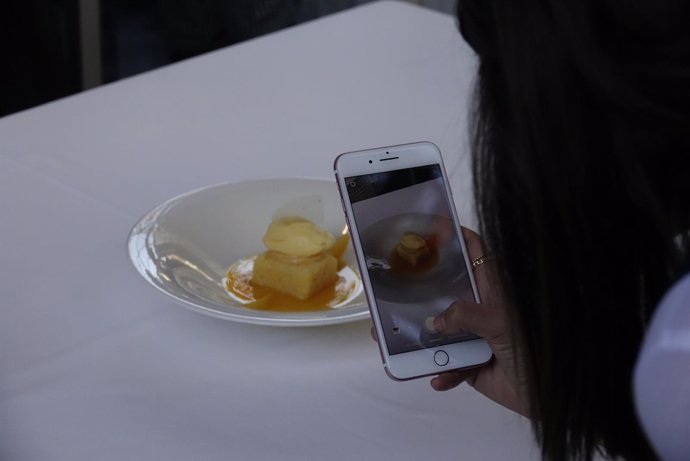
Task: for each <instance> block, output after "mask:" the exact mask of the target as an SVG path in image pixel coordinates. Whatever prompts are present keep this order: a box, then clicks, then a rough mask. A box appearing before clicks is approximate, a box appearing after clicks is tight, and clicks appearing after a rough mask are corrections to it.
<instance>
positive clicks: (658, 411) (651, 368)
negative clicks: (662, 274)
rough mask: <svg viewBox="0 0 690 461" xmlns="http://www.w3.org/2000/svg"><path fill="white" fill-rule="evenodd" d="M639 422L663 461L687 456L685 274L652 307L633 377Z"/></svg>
mask: <svg viewBox="0 0 690 461" xmlns="http://www.w3.org/2000/svg"><path fill="white" fill-rule="evenodd" d="M633 384H634V393H635V403H636V405H637V412H638V415H639V418H640V422H641V424H642V426H643V427H644V430H645V432H646V433H647V436H648V437H649V440H650V442H651V443H652V446H653V447H654V448H655V450H656V451H657V453H658V454H659V456H660V457H661V458H662V459H670V460H673V459H687V456H688V453H690V423H689V421H690V274H687V275H685V276H684V277H683V278H682V279H680V280H679V281H678V282H676V283H675V284H674V285H673V286H672V287H671V289H670V290H669V291H668V292H667V293H666V295H665V296H664V298H663V299H662V300H661V302H660V303H659V305H658V306H657V309H656V312H655V313H654V317H653V318H652V322H651V324H650V327H649V330H648V331H647V334H646V336H645V340H644V343H643V344H642V348H641V349H640V354H639V356H638V359H637V365H636V367H635V376H634V383H633Z"/></svg>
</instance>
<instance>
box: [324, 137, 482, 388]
mask: <svg viewBox="0 0 690 461" xmlns="http://www.w3.org/2000/svg"><path fill="white" fill-rule="evenodd" d="M335 176H336V180H337V182H338V189H339V191H340V196H341V198H342V203H343V209H344V211H345V217H346V220H347V223H348V227H349V231H350V236H351V238H352V244H353V247H354V250H355V254H356V257H357V262H358V264H359V269H360V273H361V275H362V282H363V285H364V288H365V293H366V297H367V301H368V303H369V309H370V310H371V316H372V319H373V322H374V326H375V328H376V333H377V337H378V342H379V349H380V351H381V357H382V359H383V364H384V367H385V369H386V372H387V373H388V375H389V376H390V377H391V378H393V379H395V380H406V379H412V378H418V377H421V376H428V375H433V374H438V373H441V372H445V371H449V370H455V369H461V368H469V367H474V366H478V365H481V364H483V363H486V362H487V361H489V359H490V358H491V354H492V353H491V349H490V348H489V346H488V344H487V343H486V341H485V340H484V339H482V338H480V337H478V336H475V335H473V334H470V333H460V334H450V335H444V334H440V333H438V332H436V331H435V329H434V326H433V319H434V317H435V316H436V315H438V314H440V313H441V312H443V311H444V310H445V309H446V308H448V306H450V304H451V303H452V302H453V301H455V300H458V299H461V300H471V301H474V302H479V294H478V292H477V286H476V284H475V281H474V276H473V275H472V270H471V267H470V261H469V258H468V255H467V250H466V248H465V241H464V239H463V238H462V233H461V228H460V222H459V220H458V216H457V212H456V210H455V205H454V204H453V199H452V195H451V190H450V187H449V184H448V179H447V177H446V173H445V169H444V167H443V161H442V159H441V152H440V151H439V149H438V148H437V147H436V145H434V144H432V143H430V142H419V143H413V144H403V145H397V146H389V147H381V148H376V149H369V150H364V151H358V152H349V153H345V154H342V155H340V156H338V157H337V158H336V160H335Z"/></svg>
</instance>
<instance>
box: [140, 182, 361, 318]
mask: <svg viewBox="0 0 690 461" xmlns="http://www.w3.org/2000/svg"><path fill="white" fill-rule="evenodd" d="M277 215H300V216H303V217H305V218H308V219H310V220H312V221H313V222H314V223H316V224H318V225H320V226H321V227H323V228H325V229H327V230H329V231H331V232H332V233H333V234H334V235H340V233H341V232H342V230H343V228H344V226H345V221H344V217H343V213H342V207H341V205H340V198H339V196H338V192H337V188H336V185H335V182H334V181H326V180H320V179H300V178H285V179H266V180H255V181H244V182H237V183H228V184H221V185H216V186H211V187H206V188H203V189H199V190H195V191H192V192H189V193H186V194H183V195H180V196H178V197H175V198H173V199H171V200H169V201H167V202H165V203H163V204H161V205H159V206H157V207H156V208H154V209H153V210H151V211H150V212H148V213H147V214H146V215H144V216H143V217H142V218H141V220H139V222H138V223H137V224H136V225H135V226H134V228H133V229H132V231H131V233H130V235H129V240H128V250H129V257H130V259H131V261H132V263H133V264H134V267H135V268H136V269H137V271H138V272H139V274H140V275H141V276H142V277H144V279H145V280H146V281H147V282H149V283H150V284H151V285H153V286H154V287H156V288H157V289H159V290H160V291H162V292H163V293H165V294H166V295H168V296H170V297H171V298H172V299H173V300H175V301H176V302H177V303H178V304H181V305H182V306H184V307H187V308H189V309H192V310H193V311H195V312H199V313H202V314H207V315H211V316H214V317H218V318H221V319H225V320H232V321H236V322H244V323H254V324H262V325H279V326H316V325H328V324H334V323H344V322H351V321H355V320H360V319H365V318H367V317H368V316H369V311H368V307H367V304H366V302H365V299H364V296H363V294H362V290H361V287H360V288H359V289H358V290H357V291H356V293H354V294H353V296H352V297H351V299H350V300H349V301H348V302H347V303H345V304H344V305H341V306H340V307H337V308H328V309H325V310H320V311H311V312H276V311H266V310H257V309H251V308H248V307H244V306H242V304H240V303H238V302H237V301H234V300H233V299H232V298H231V297H230V296H229V295H228V293H227V291H226V288H225V282H224V279H225V277H226V273H227V269H228V267H229V266H230V265H231V264H232V263H234V262H235V261H237V260H238V259H240V258H245V257H248V256H251V255H255V254H258V253H260V252H262V251H264V250H265V248H264V247H263V244H262V242H261V237H262V236H263V234H264V232H265V231H266V228H267V227H268V224H269V223H270V222H271V220H272V219H273V218H274V217H275V216H277ZM345 261H346V263H347V264H348V265H349V266H350V267H351V268H352V269H353V270H354V271H355V272H357V264H356V261H355V259H354V253H353V251H352V248H349V247H348V249H347V250H346V252H345ZM357 274H359V273H358V272H357Z"/></svg>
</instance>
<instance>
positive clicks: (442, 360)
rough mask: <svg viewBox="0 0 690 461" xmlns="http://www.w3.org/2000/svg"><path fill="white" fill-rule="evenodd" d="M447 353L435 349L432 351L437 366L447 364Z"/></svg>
mask: <svg viewBox="0 0 690 461" xmlns="http://www.w3.org/2000/svg"><path fill="white" fill-rule="evenodd" d="M448 360H449V359H448V353H447V352H446V351H442V350H441V351H436V352H434V362H436V365H438V366H439V367H445V366H446V365H448Z"/></svg>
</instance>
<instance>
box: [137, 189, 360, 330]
mask: <svg viewBox="0 0 690 461" xmlns="http://www.w3.org/2000/svg"><path fill="white" fill-rule="evenodd" d="M275 181H313V182H320V183H332V184H333V187H334V188H335V187H336V184H337V183H336V181H335V179H326V178H323V177H313V176H291V177H288V176H276V177H264V178H255V179H242V180H236V181H224V182H219V183H214V184H209V185H206V186H201V187H198V188H195V189H192V190H189V191H186V192H183V193H181V194H178V195H176V196H174V197H171V198H169V199H167V200H165V201H163V202H161V203H160V204H158V205H156V206H154V207H153V208H151V209H149V210H148V211H147V212H145V213H144V214H143V215H141V216H140V217H139V219H137V220H136V221H135V223H134V225H133V226H132V227H131V228H130V230H129V233H128V234H127V240H126V251H127V256H128V259H129V262H130V264H131V265H132V266H133V267H134V270H135V271H136V273H137V274H139V276H140V277H141V278H142V279H144V280H145V281H146V282H147V283H148V285H150V286H152V287H154V288H155V289H156V290H157V291H158V292H159V293H162V294H164V295H165V296H166V297H167V298H168V299H172V300H173V301H175V303H176V304H178V305H179V306H181V307H184V308H186V309H188V310H190V311H192V312H195V313H198V314H202V315H206V316H209V317H214V318H218V319H221V320H226V321H232V322H237V323H244V324H252V325H264V326H277V327H278V326H279V327H315V326H327V325H335V324H340V323H350V322H356V321H360V320H365V319H368V318H370V312H369V306H368V303H367V302H366V299H365V300H364V301H362V302H361V303H357V304H354V305H352V306H348V307H343V308H338V309H343V310H345V309H348V310H350V309H351V310H353V311H355V312H348V313H346V314H345V315H340V316H333V317H310V316H309V315H308V314H304V313H298V315H295V316H287V317H277V318H270V317H255V316H251V315H248V316H246V315H241V314H237V313H234V312H221V311H218V310H214V309H212V308H209V307H207V306H203V305H200V304H196V303H194V302H191V301H189V300H187V299H184V298H181V297H179V296H177V295H175V294H174V293H171V292H169V291H167V290H165V289H164V288H163V287H161V286H159V285H157V284H156V283H154V282H153V280H151V278H150V277H149V276H148V275H147V274H146V273H143V272H142V271H141V270H140V268H139V265H138V264H137V263H136V261H135V258H136V256H135V255H134V254H133V251H132V248H133V244H132V240H133V237H134V235H135V230H136V229H137V228H138V227H142V229H143V228H144V227H143V226H141V224H142V222H144V221H145V220H146V219H147V218H149V219H150V216H152V215H154V214H158V213H160V212H161V210H163V209H165V208H167V207H168V206H169V205H170V204H171V203H173V202H176V201H179V200H182V199H184V198H185V197H188V196H191V195H194V194H198V193H201V192H203V191H206V190H210V189H216V188H220V187H226V186H233V185H240V184H243V183H259V182H275ZM153 222H155V220H154V221H152V223H153ZM147 227H150V225H149V226H147ZM138 233H139V232H138ZM360 277H361V275H360ZM363 291H365V290H363ZM232 307H236V308H238V309H241V308H242V306H232ZM245 309H246V308H245ZM247 312H251V311H250V310H249V309H247ZM315 312H323V311H315Z"/></svg>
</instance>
